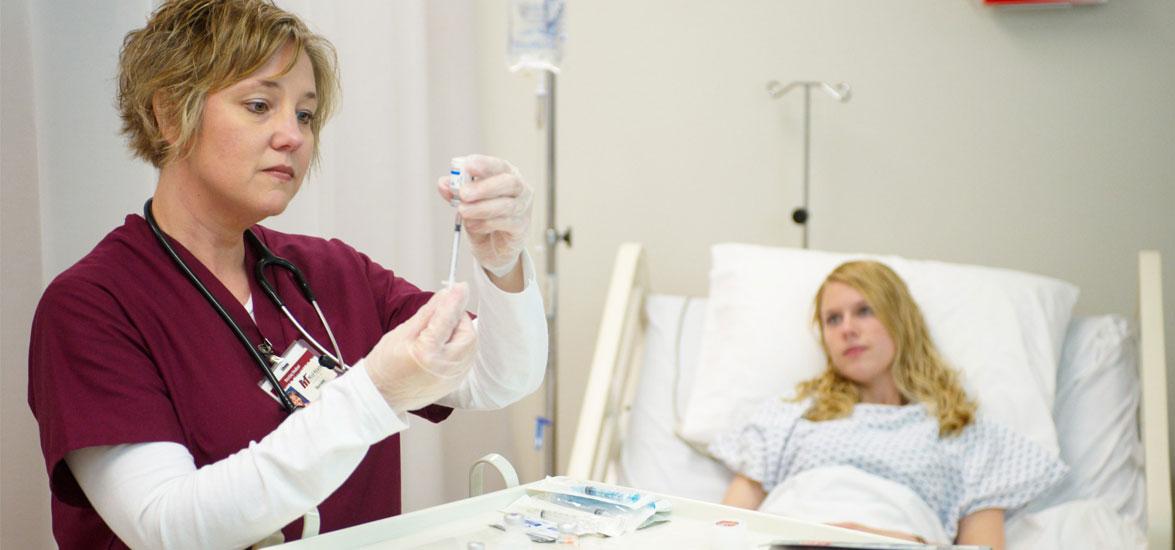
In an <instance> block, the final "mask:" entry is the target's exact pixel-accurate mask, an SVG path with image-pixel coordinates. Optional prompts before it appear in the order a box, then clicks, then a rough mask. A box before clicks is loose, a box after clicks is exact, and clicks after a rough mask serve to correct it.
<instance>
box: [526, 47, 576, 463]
mask: <svg viewBox="0 0 1175 550" xmlns="http://www.w3.org/2000/svg"><path fill="white" fill-rule="evenodd" d="M555 80H556V74H555V72H554V71H551V70H544V71H543V74H542V76H541V78H540V81H539V88H538V90H537V91H536V92H535V96H536V99H537V100H538V104H537V105H536V107H537V117H536V122H537V123H538V127H539V128H540V129H545V130H546V132H545V133H546V145H547V147H546V165H547V166H546V175H547V229H546V231H544V233H543V243H544V245H545V248H544V250H543V252H544V256H545V259H546V264H547V266H546V267H547V299H546V302H547V339H548V340H547V377H546V380H545V381H544V382H543V384H544V386H545V390H546V391H545V394H546V402H545V406H544V409H543V414H544V418H543V419H540V420H539V422H540V426H541V422H542V421H543V420H546V421H547V426H546V428H547V430H546V444H547V448H546V452H545V453H543V472H544V473H545V474H546V475H549V476H553V475H555V463H556V460H557V457H558V456H559V455H558V453H557V452H556V451H557V447H558V444H557V442H558V439H557V435H558V433H559V432H558V423H557V422H556V421H555V418H556V415H557V414H558V403H559V384H558V379H557V375H558V372H559V369H558V366H559V317H558V314H559V274H558V269H557V265H558V264H557V262H556V252H558V250H559V243H560V242H562V243H564V244H566V245H567V247H568V248H571V228H567V230H565V231H560V230H559V226H558V225H557V224H556V223H555ZM536 442H537V437H536Z"/></svg>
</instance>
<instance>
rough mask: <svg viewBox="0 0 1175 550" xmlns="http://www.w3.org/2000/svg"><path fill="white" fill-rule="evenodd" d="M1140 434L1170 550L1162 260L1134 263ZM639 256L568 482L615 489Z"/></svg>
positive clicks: (620, 274)
mask: <svg viewBox="0 0 1175 550" xmlns="http://www.w3.org/2000/svg"><path fill="white" fill-rule="evenodd" d="M1138 276H1139V279H1138V285H1139V286H1138V289H1139V292H1138V300H1139V302H1138V304H1139V312H1138V313H1139V317H1138V330H1139V332H1138V334H1139V352H1140V353H1139V370H1140V379H1141V382H1142V399H1141V405H1140V408H1141V410H1140V411H1139V419H1140V423H1141V426H1140V432H1141V436H1142V441H1143V445H1144V450H1145V461H1146V463H1145V468H1146V486H1147V495H1146V498H1147V520H1148V532H1147V538H1148V547H1150V548H1172V542H1173V541H1175V538H1173V533H1172V503H1171V475H1170V466H1169V456H1170V455H1169V446H1168V435H1167V425H1168V421H1167V419H1168V412H1167V395H1166V394H1167V391H1166V390H1167V382H1166V354H1165V347H1164V332H1163V307H1162V304H1163V299H1162V273H1161V258H1160V255H1159V253H1158V252H1156V251H1142V252H1140V253H1139V256H1138ZM650 292H651V291H650V289H649V276H648V269H647V267H646V263H645V259H644V250H643V247H642V245H640V244H639V243H625V244H623V245H621V246H620V248H619V250H618V252H617V255H616V263H615V266H614V267H613V271H612V279H611V282H610V286H609V291H608V295H607V298H606V301H605V303H604V311H603V314H602V317H601V321H600V328H599V334H598V336H597V339H596V348H595V355H594V357H593V359H592V366H591V372H590V373H589V375H588V382H587V386H586V387H585V390H584V400H583V406H582V409H581V411H580V417H579V424H578V427H577V430H576V436H575V441H574V443H573V445H572V448H571V457H570V462H569V464H568V469H567V475H569V476H572V477H578V478H585V479H594V480H599V481H605V482H615V481H616V478H617V470H616V468H617V466H616V465H617V464H618V462H619V456H620V447H621V443H622V442H623V441H624V439H625V437H624V436H625V430H626V427H627V426H628V415H629V411H630V410H631V405H632V400H633V397H634V395H635V393H636V387H637V383H638V381H639V373H640V369H641V366H642V365H641V361H642V358H643V353H642V352H643V347H642V346H643V342H644V336H645V329H646V326H645V320H644V318H643V317H644V316H643V313H644V301H645V297H646V296H647V295H648V294H650Z"/></svg>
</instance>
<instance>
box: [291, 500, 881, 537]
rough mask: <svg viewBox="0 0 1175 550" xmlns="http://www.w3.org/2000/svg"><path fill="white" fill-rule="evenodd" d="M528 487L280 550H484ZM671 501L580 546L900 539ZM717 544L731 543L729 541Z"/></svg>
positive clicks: (748, 511) (691, 501)
mask: <svg viewBox="0 0 1175 550" xmlns="http://www.w3.org/2000/svg"><path fill="white" fill-rule="evenodd" d="M526 489H527V485H520V486H518V487H511V488H507V489H502V490H500V491H495V492H492V493H487V494H484V495H480V496H476V497H471V498H467V499H463V500H458V501H455V502H450V503H447V504H442V505H440V506H434V507H432V508H428V509H425V510H419V511H416V512H411V513H407V514H403V515H400V516H396V517H391V518H387V519H383V520H379V521H373V522H371V523H365V524H363V525H356V526H354V527H350V528H347V529H342V530H339V531H333V532H330V533H325V534H322V535H319V536H317V537H312V538H309V539H306V540H300V541H293V542H290V543H287V544H284V545H281V546H280V548H283V549H286V548H288V549H290V550H295V549H297V550H308V549H327V548H330V549H339V548H364V549H373V550H374V549H392V548H395V549H408V548H414V549H424V550H466V549H467V545H468V543H469V542H471V541H479V542H482V543H484V544H485V547H486V548H487V549H489V550H494V548H495V546H496V545H498V544H499V543H501V541H502V540H503V538H504V533H503V532H502V531H499V530H498V529H494V528H492V527H490V524H491V523H498V522H501V520H502V512H501V510H502V509H503V508H505V507H506V506H507V505H509V504H510V503H511V502H514V501H515V500H517V499H518V498H519V497H521V496H522V495H525V494H526ZM657 496H658V497H659V498H664V499H667V500H669V501H670V502H671V503H672V506H673V512H672V514H671V515H670V518H671V520H670V521H669V522H667V523H662V524H659V525H654V526H652V527H648V528H646V529H642V530H640V531H636V532H633V533H629V534H626V535H623V536H620V537H614V538H606V537H597V536H583V537H580V540H579V548H585V549H586V548H601V549H609V550H621V549H629V548H682V549H687V548H698V549H709V548H714V547H717V546H719V545H718V544H717V542H718V541H717V540H715V537H717V536H721V534H722V533H717V531H719V528H718V527H715V526H714V522H715V521H719V520H724V519H733V520H738V521H741V522H742V523H743V524H744V525H746V536H745V537H743V538H742V540H741V542H742V543H743V544H736V545H735V546H734V547H743V548H760V547H764V548H765V546H762V545H764V544H765V543H768V542H771V541H774V540H782V539H787V540H835V541H842V542H869V541H873V542H898V541H895V540H894V539H889V538H886V537H881V536H877V535H872V534H869V533H862V532H859V531H852V530H849V529H841V528H839V527H832V526H829V525H823V524H819V523H810V522H806V521H799V520H794V519H790V518H786V517H782V516H776V515H771V514H764V513H762V512H756V511H752V510H743V509H741V508H732V507H730V506H722V505H720V504H713V503H708V502H701V501H697V500H692V499H687V498H681V497H675V496H671V495H657ZM721 546H723V547H725V548H732V546H731V545H730V544H729V543H728V542H727V543H725V544H722V545H721ZM530 547H531V548H536V549H543V548H547V549H551V550H557V549H558V548H565V547H566V546H565V545H555V544H540V543H531V545H530Z"/></svg>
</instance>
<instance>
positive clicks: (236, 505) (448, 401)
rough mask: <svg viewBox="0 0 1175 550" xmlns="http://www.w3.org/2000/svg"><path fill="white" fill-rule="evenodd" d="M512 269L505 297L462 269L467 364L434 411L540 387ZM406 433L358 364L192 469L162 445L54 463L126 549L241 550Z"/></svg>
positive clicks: (533, 308)
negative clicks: (469, 324) (265, 427)
mask: <svg viewBox="0 0 1175 550" xmlns="http://www.w3.org/2000/svg"><path fill="white" fill-rule="evenodd" d="M522 262H523V269H524V276H525V280H526V287H525V289H524V290H523V291H522V292H519V293H517V294H512V293H507V292H503V291H502V290H500V289H498V288H497V287H496V286H494V285H493V284H492V283H491V282H490V281H489V279H488V277H486V275H485V273H484V272H482V270H481V269H475V270H474V271H475V272H476V273H475V275H474V286H475V288H476V290H477V296H478V302H477V313H478V319H477V320H476V321H475V322H474V326H475V329H476V330H477V331H478V351H477V358H476V360H475V364H474V367H473V368H472V369H471V370H470V374H469V376H468V377H467V378H466V379H465V381H464V382H463V383H462V385H461V386H460V387H458V389H457V390H454V391H453V392H452V393H451V394H449V395H447V396H445V397H444V398H442V399H441V400H440V401H438V403H440V404H443V405H448V406H452V407H458V408H467V409H490V408H500V407H504V406H506V405H508V404H510V403H512V402H514V401H517V400H518V399H520V398H522V397H523V396H525V395H527V394H529V393H531V392H533V391H534V390H535V389H537V388H538V385H539V384H540V383H541V382H542V379H543V374H544V371H545V368H546V360H547V333H546V322H545V319H544V316H543V311H544V310H543V305H542V298H541V296H540V294H539V291H538V288H537V284H536V282H535V277H534V266H533V264H532V263H531V260H530V257H529V255H528V254H526V253H525V252H524V253H523V255H522ZM324 426H329V429H323V427H324ZM407 428H408V424H407V417H406V416H400V417H398V416H397V415H396V414H395V412H394V411H393V409H392V407H391V406H390V405H389V404H388V403H387V401H385V400H384V398H383V396H382V395H381V394H380V393H379V391H378V390H377V389H376V388H375V385H374V384H373V383H372V381H371V378H370V377H369V376H368V374H367V369H366V366H365V365H364V364H363V361H359V362H358V363H356V364H355V365H353V366H352V368H351V369H350V370H349V371H348V372H347V373H346V374H345V375H343V376H341V377H340V378H338V379H336V380H334V381H332V382H330V383H328V384H326V385H325V386H324V387H323V390H322V393H321V395H320V396H319V398H318V400H316V401H315V402H314V404H313V406H310V407H307V408H304V409H300V410H299V411H297V412H295V413H294V414H291V415H290V416H289V418H287V419H286V420H285V421H284V422H282V424H281V425H279V426H278V427H277V429H275V430H274V431H273V432H271V433H270V434H268V435H266V436H265V437H264V438H262V439H261V441H259V442H254V443H251V444H250V445H249V447H248V448H246V449H242V450H241V451H238V452H237V453H234V454H233V455H231V456H229V457H227V458H225V459H223V460H220V461H218V462H216V463H213V464H209V465H206V466H204V467H202V468H199V469H197V468H196V466H195V460H194V458H193V457H192V455H191V453H190V452H189V451H188V450H187V448H185V447H184V446H183V445H180V444H178V443H172V442H149V443H133V444H126V445H110V446H99V447H88V448H84V449H78V450H75V451H72V452H70V453H68V454H67V455H66V457H65V461H66V463H67V464H68V465H69V467H70V470H71V471H72V472H73V475H74V477H75V478H76V479H77V481H78V484H79V485H80V486H81V488H82V490H83V491H84V492H85V494H86V496H87V497H88V498H89V500H90V503H91V504H92V505H93V506H94V509H95V510H96V511H97V512H98V514H99V516H101V517H102V519H103V520H104V521H105V522H106V524H107V525H109V526H110V528H111V530H113V531H114V533H115V534H116V535H117V536H118V537H119V539H121V540H122V541H123V542H125V543H126V544H127V545H129V546H131V547H132V548H139V547H143V548H241V547H245V546H249V545H252V544H254V543H256V542H257V541H259V540H261V539H263V538H265V537H267V536H268V535H270V534H272V533H274V532H275V531H277V530H278V529H280V528H281V527H283V526H285V525H286V524H288V523H290V522H291V521H294V520H296V519H297V518H299V517H301V516H302V515H303V514H305V513H307V512H308V511H310V510H313V509H314V508H315V507H316V506H317V505H318V504H319V503H320V502H322V501H323V500H324V499H326V497H327V496H329V495H330V494H331V493H333V492H334V491H335V490H336V489H338V487H339V486H341V485H342V484H343V482H344V481H346V479H347V477H349V476H350V475H351V472H353V471H354V469H355V468H356V467H357V466H358V465H359V462H360V461H361V460H362V459H363V456H364V455H365V454H366V452H367V448H368V447H370V446H371V445H373V444H375V443H378V442H379V441H382V440H383V439H384V438H386V437H388V436H390V435H392V434H394V433H397V432H400V431H403V430H405V429H407ZM397 467H398V465H397Z"/></svg>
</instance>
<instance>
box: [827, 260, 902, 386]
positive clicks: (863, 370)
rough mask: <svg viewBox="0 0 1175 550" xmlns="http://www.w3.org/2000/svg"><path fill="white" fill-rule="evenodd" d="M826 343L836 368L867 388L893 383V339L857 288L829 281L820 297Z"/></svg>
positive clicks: (846, 376)
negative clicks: (891, 366)
mask: <svg viewBox="0 0 1175 550" xmlns="http://www.w3.org/2000/svg"><path fill="white" fill-rule="evenodd" d="M820 324H821V326H822V331H821V332H823V335H824V346H825V350H826V351H827V352H828V357H829V359H831V360H832V364H833V366H835V367H836V370H837V372H839V373H840V374H841V376H844V377H845V378H848V379H849V380H851V381H853V382H855V383H856V384H857V385H859V386H862V387H863V388H864V389H866V390H869V389H883V388H888V387H890V386H892V385H893V378H892V377H891V376H890V365H892V364H893V358H894V343H893V338H891V337H890V335H889V331H888V330H886V329H885V325H884V324H882V322H881V319H878V318H877V315H875V313H874V311H873V307H872V306H870V305H869V302H867V301H866V300H865V297H864V296H862V295H861V293H860V292H858V291H857V289H855V288H853V287H851V286H849V285H846V284H844V283H838V282H830V283H828V284H827V285H826V286H825V287H824V294H823V296H821V299H820Z"/></svg>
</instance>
